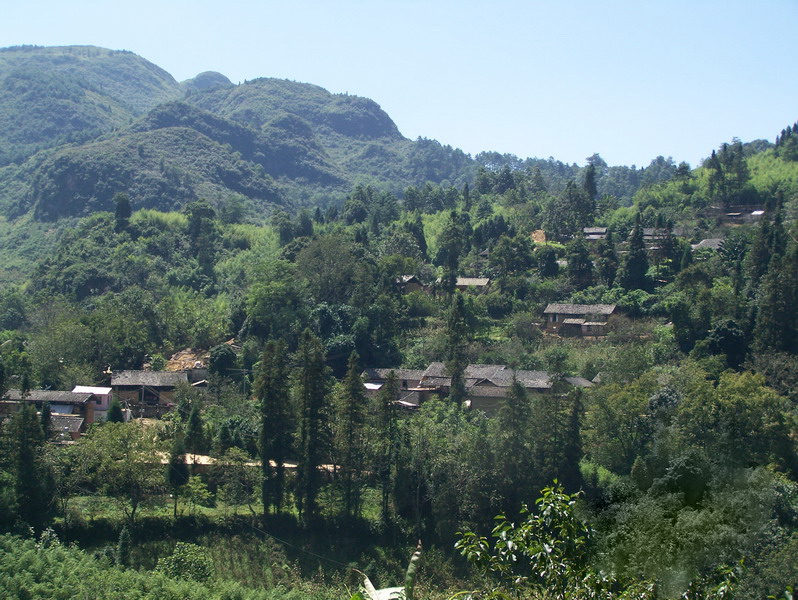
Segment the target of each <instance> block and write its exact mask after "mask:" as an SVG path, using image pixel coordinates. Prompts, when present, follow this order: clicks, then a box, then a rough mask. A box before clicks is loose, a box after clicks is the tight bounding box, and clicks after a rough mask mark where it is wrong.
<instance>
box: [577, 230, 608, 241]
mask: <svg viewBox="0 0 798 600" xmlns="http://www.w3.org/2000/svg"><path fill="white" fill-rule="evenodd" d="M582 235H583V236H584V238H585V239H586V240H587V241H589V242H596V241H599V240H606V239H607V228H606V227H583V228H582Z"/></svg>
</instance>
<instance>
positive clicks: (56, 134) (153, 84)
mask: <svg viewBox="0 0 798 600" xmlns="http://www.w3.org/2000/svg"><path fill="white" fill-rule="evenodd" d="M181 95H182V91H181V87H180V85H179V84H178V83H177V82H176V81H175V80H174V78H173V77H172V76H171V75H169V73H167V72H166V71H164V70H163V69H161V68H160V67H157V66H156V65H154V64H152V63H150V62H148V61H146V60H144V59H143V58H141V57H140V56H136V55H135V54H133V53H132V52H126V51H114V50H106V49H104V48H96V47H93V46H64V47H51V48H39V47H34V46H23V47H13V48H4V49H2V50H0V165H3V164H8V163H9V162H14V161H19V160H21V159H23V158H25V157H27V156H30V155H31V154H33V153H34V152H36V151H37V150H40V149H42V148H47V147H52V146H55V145H59V144H63V143H67V142H81V141H86V140H88V139H91V138H93V137H96V136H97V135H98V134H101V133H104V132H108V131H111V130H113V129H117V128H119V127H123V126H125V125H127V124H129V123H130V122H131V120H132V119H133V118H135V117H136V116H139V115H141V114H143V113H145V112H146V111H148V110H150V109H152V108H153V107H155V106H157V105H158V104H160V103H162V102H165V101H168V100H172V99H176V98H179V97H180V96H181Z"/></svg>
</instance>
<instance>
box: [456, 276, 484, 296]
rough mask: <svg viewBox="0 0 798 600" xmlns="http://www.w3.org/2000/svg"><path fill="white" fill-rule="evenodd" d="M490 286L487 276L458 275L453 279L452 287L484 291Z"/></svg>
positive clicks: (461, 289)
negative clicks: (455, 279)
mask: <svg viewBox="0 0 798 600" xmlns="http://www.w3.org/2000/svg"><path fill="white" fill-rule="evenodd" d="M489 286H490V279H488V278H487V277H458V278H457V281H455V284H454V289H456V290H460V291H461V292H465V291H468V290H474V291H477V292H484V291H485V290H487V289H488V287H489Z"/></svg>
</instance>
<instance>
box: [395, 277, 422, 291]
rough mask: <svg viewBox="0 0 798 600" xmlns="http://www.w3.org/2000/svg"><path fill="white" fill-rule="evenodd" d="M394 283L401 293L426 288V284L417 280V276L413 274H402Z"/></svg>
mask: <svg viewBox="0 0 798 600" xmlns="http://www.w3.org/2000/svg"><path fill="white" fill-rule="evenodd" d="M396 283H397V285H398V286H399V289H400V290H401V291H402V293H403V294H409V293H410V292H423V291H425V290H426V286H425V285H424V284H423V283H421V281H419V279H418V277H416V276H415V275H402V276H401V277H400V278H399V279H398V280H397V281H396Z"/></svg>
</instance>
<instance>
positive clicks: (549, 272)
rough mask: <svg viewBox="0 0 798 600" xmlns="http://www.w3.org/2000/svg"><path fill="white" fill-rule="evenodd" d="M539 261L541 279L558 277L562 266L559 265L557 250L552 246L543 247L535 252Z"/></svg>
mask: <svg viewBox="0 0 798 600" xmlns="http://www.w3.org/2000/svg"><path fill="white" fill-rule="evenodd" d="M535 256H536V258H537V260H538V274H539V275H540V276H541V277H556V276H557V273H559V272H560V265H559V264H557V250H555V249H554V248H552V247H551V246H543V247H542V248H540V249H539V250H537V251H536V252H535Z"/></svg>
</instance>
